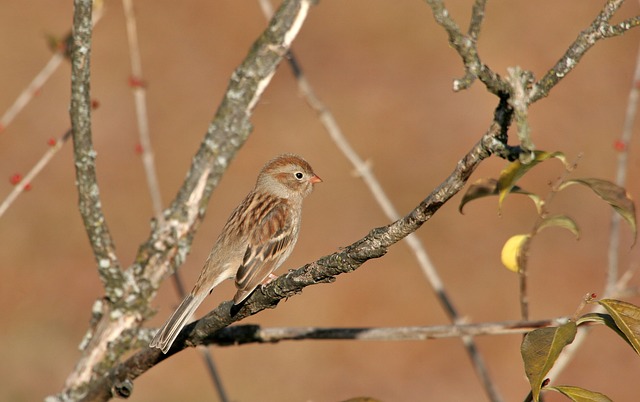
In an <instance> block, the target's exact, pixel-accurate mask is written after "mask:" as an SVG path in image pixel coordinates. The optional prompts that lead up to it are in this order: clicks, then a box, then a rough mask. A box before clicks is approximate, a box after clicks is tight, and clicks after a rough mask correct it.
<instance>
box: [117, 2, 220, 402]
mask: <svg viewBox="0 0 640 402" xmlns="http://www.w3.org/2000/svg"><path fill="white" fill-rule="evenodd" d="M122 5H123V9H124V15H125V20H126V26H127V40H128V44H129V58H130V59H131V77H132V79H131V80H130V82H135V83H137V85H131V89H132V92H133V98H134V103H135V107H136V120H137V122H138V135H139V138H140V144H141V146H142V164H143V166H144V171H145V174H146V178H147V186H148V188H149V195H150V196H151V204H152V206H153V214H154V216H155V219H156V222H157V223H158V224H162V223H163V221H164V217H163V214H162V206H163V203H162V195H161V193H160V184H159V180H158V175H157V171H156V166H155V162H154V156H153V147H152V145H151V135H150V130H149V118H148V114H147V100H146V93H147V90H146V86H145V85H144V82H145V81H144V79H143V77H144V76H143V74H142V57H141V56H140V45H139V42H138V29H137V23H136V14H135V10H134V8H133V0H122ZM172 278H173V281H174V284H175V289H176V292H177V295H178V298H179V299H183V298H184V297H185V295H186V291H185V289H184V286H182V281H181V279H180V271H179V270H176V271H175V272H174V274H173V276H172ZM198 350H199V351H200V354H201V355H202V360H203V361H204V364H205V367H206V368H207V371H208V372H209V376H210V377H211V380H212V382H213V385H214V388H215V390H216V392H217V393H218V397H219V398H220V400H221V401H222V402H228V401H229V398H228V397H227V393H226V391H225V389H224V385H223V382H222V378H221V377H220V375H219V373H218V370H217V368H216V364H215V361H214V359H213V355H212V354H211V351H210V350H209V349H207V348H198Z"/></svg>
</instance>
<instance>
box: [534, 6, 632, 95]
mask: <svg viewBox="0 0 640 402" xmlns="http://www.w3.org/2000/svg"><path fill="white" fill-rule="evenodd" d="M622 3H624V0H608V1H607V3H606V4H605V5H604V6H603V8H602V10H600V13H598V15H597V16H596V18H595V19H594V20H593V21H592V22H591V25H589V27H588V28H587V29H585V30H584V31H582V32H580V34H579V35H578V37H577V38H576V40H575V41H574V42H573V43H572V44H571V45H570V46H569V49H568V50H567V51H566V52H565V54H564V55H563V56H562V57H561V58H560V60H558V62H557V63H556V64H555V65H554V66H553V67H552V68H550V69H549V70H548V71H547V73H546V74H545V75H544V76H543V77H542V78H541V79H540V80H539V81H538V82H537V83H535V84H534V85H533V88H532V89H531V93H530V95H529V100H530V102H531V103H535V102H537V101H538V100H540V99H541V98H543V97H545V96H547V95H549V91H551V89H552V88H553V87H555V86H556V85H557V84H558V83H559V82H560V81H561V80H562V79H563V78H564V77H565V76H566V75H567V74H569V73H570V72H571V71H573V69H574V68H575V67H576V66H577V65H578V62H579V61H580V59H582V57H583V56H584V55H585V54H586V53H587V51H588V50H589V49H591V47H593V45H595V44H596V42H598V41H599V40H601V39H607V38H611V37H614V36H618V35H621V34H623V33H624V32H626V31H627V30H629V29H631V28H635V27H637V26H639V25H640V16H637V17H633V18H630V19H628V20H625V21H623V22H622V23H620V24H619V25H615V26H611V25H609V20H611V18H612V17H613V15H614V14H615V13H616V11H618V8H620V6H621V5H622Z"/></svg>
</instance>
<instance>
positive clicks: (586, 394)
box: [545, 385, 613, 402]
mask: <svg viewBox="0 0 640 402" xmlns="http://www.w3.org/2000/svg"><path fill="white" fill-rule="evenodd" d="M545 389H551V390H554V391H557V392H560V393H561V394H563V395H564V396H566V397H568V398H569V399H571V400H572V401H574V402H613V401H612V400H611V399H609V397H608V396H606V395H605V394H601V393H600V392H595V391H589V390H588V389H584V388H580V387H574V386H571V385H557V386H554V387H546V388H545Z"/></svg>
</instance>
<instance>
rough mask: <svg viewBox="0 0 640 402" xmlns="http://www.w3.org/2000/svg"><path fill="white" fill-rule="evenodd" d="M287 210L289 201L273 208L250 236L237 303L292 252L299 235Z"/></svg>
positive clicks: (240, 271)
mask: <svg viewBox="0 0 640 402" xmlns="http://www.w3.org/2000/svg"><path fill="white" fill-rule="evenodd" d="M286 210H287V205H286V201H283V202H280V203H278V204H276V205H274V206H273V208H271V210H270V211H269V212H268V213H267V214H265V216H264V217H263V218H262V219H261V220H260V222H258V223H257V225H256V228H255V230H254V231H253V233H251V234H250V235H249V240H248V245H247V250H246V252H245V254H244V258H243V261H242V266H241V267H240V269H238V273H237V274H236V287H237V288H238V291H237V293H236V295H235V297H234V298H233V301H234V303H235V304H239V303H240V302H241V301H243V300H244V299H246V298H247V296H249V295H250V294H251V292H253V291H254V289H255V288H256V287H258V285H260V284H261V283H262V282H263V281H264V280H265V279H267V278H268V277H269V275H270V274H271V273H272V272H273V271H275V270H276V269H277V268H278V267H279V266H280V264H282V263H283V262H284V260H285V259H286V258H287V257H288V256H289V254H290V253H291V250H292V248H293V246H294V245H295V242H296V240H297V233H296V231H295V228H294V225H293V221H292V220H293V219H292V216H291V215H290V214H287V213H286Z"/></svg>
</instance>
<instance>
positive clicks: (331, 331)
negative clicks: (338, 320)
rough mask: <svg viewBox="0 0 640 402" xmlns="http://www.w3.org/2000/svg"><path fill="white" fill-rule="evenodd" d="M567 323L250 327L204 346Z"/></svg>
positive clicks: (517, 329) (414, 337)
mask: <svg viewBox="0 0 640 402" xmlns="http://www.w3.org/2000/svg"><path fill="white" fill-rule="evenodd" d="M567 321H568V318H567V317H559V318H554V319H549V320H537V321H503V322H483V323H477V324H458V325H438V326H429V327H392V328H380V327H377V328H368V327H365V328H318V327H284V328H262V327H260V326H259V325H251V324H249V325H233V326H230V327H226V328H223V329H221V330H219V331H216V332H214V333H213V334H212V335H211V336H209V337H207V338H206V339H204V343H205V344H206V345H217V346H233V345H246V344H253V343H277V342H282V341H300V340H359V341H424V340H427V339H444V338H460V337H465V336H469V337H473V336H480V335H510V334H522V333H527V332H530V331H533V330H534V329H537V328H544V327H549V326H558V325H562V324H564V323H566V322H567Z"/></svg>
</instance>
